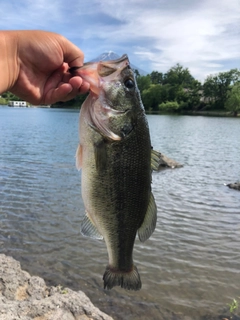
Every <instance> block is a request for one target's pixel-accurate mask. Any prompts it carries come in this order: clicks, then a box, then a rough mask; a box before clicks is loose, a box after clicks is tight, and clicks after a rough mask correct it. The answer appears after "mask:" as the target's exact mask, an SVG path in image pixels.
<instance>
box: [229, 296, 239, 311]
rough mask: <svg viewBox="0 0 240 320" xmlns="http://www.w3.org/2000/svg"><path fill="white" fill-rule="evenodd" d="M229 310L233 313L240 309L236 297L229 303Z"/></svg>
mask: <svg viewBox="0 0 240 320" xmlns="http://www.w3.org/2000/svg"><path fill="white" fill-rule="evenodd" d="M228 306H229V311H230V313H231V314H233V313H234V312H235V311H237V309H238V302H237V300H236V299H233V300H232V302H231V303H228Z"/></svg>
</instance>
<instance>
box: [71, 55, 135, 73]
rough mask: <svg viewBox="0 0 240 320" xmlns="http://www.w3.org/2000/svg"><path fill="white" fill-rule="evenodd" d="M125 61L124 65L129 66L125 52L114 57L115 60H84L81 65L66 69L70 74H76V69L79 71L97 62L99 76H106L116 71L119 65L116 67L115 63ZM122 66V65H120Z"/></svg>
mask: <svg viewBox="0 0 240 320" xmlns="http://www.w3.org/2000/svg"><path fill="white" fill-rule="evenodd" d="M124 61H125V64H126V65H125V67H127V66H128V67H129V68H131V67H130V63H129V60H128V56H127V54H124V55H122V57H120V58H118V59H115V60H106V61H101V60H100V61H97V62H91V61H89V62H85V63H84V64H83V65H82V66H74V67H71V68H69V69H68V72H69V73H71V74H72V75H76V71H77V70H78V71H80V70H81V69H85V68H88V67H90V66H93V65H96V64H99V67H98V73H99V75H100V76H101V77H107V76H109V75H110V74H112V73H113V72H115V71H117V69H118V68H119V67H116V66H117V65H119V64H121V63H122V62H124ZM122 67H123V66H122Z"/></svg>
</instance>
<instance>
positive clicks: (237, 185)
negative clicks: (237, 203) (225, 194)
mask: <svg viewBox="0 0 240 320" xmlns="http://www.w3.org/2000/svg"><path fill="white" fill-rule="evenodd" d="M227 186H228V187H229V188H231V189H235V190H239V191H240V182H235V183H229V184H227Z"/></svg>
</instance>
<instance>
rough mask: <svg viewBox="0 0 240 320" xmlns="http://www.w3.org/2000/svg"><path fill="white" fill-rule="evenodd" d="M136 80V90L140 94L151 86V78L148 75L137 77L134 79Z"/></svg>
mask: <svg viewBox="0 0 240 320" xmlns="http://www.w3.org/2000/svg"><path fill="white" fill-rule="evenodd" d="M136 80H137V85H138V89H139V91H140V92H141V93H142V92H143V90H146V89H148V88H149V87H150V85H151V84H152V82H151V78H150V76H149V75H147V76H138V77H137V78H136Z"/></svg>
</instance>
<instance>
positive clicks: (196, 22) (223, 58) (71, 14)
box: [0, 0, 240, 81]
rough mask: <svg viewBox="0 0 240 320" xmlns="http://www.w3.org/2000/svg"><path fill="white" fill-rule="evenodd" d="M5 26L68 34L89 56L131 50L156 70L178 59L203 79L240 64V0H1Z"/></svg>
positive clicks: (0, 25)
mask: <svg viewBox="0 0 240 320" xmlns="http://www.w3.org/2000/svg"><path fill="white" fill-rule="evenodd" d="M0 14H1V19H0V29H1V30H4V29H6V30H10V29H12V30H14V29H41V30H48V31H54V32H58V33H61V34H63V35H64V36H66V37H67V38H68V39H69V40H71V41H72V42H74V43H75V44H76V45H77V46H78V47H80V48H81V49H82V51H83V52H84V53H85V61H89V60H91V59H93V58H95V57H97V56H98V55H99V54H101V53H103V52H105V51H114V52H116V53H117V54H119V55H121V54H123V53H127V54H128V56H129V58H130V61H131V63H133V64H134V65H135V66H137V67H139V68H140V69H143V70H145V71H146V72H147V73H150V72H151V71H153V70H157V71H159V72H166V71H167V70H169V68H171V67H172V66H174V65H175V64H176V63H180V64H181V65H183V66H184V67H186V68H189V70H190V72H191V74H192V75H193V76H194V77H195V78H196V79H198V80H200V81H203V80H204V79H205V78H206V76H207V75H209V74H215V73H218V72H221V71H227V70H230V69H231V68H240V66H239V64H240V0H121V1H120V0H119V1H117V0H85V1H84V0H69V1H66V0H7V1H6V0H0Z"/></svg>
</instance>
